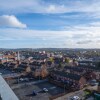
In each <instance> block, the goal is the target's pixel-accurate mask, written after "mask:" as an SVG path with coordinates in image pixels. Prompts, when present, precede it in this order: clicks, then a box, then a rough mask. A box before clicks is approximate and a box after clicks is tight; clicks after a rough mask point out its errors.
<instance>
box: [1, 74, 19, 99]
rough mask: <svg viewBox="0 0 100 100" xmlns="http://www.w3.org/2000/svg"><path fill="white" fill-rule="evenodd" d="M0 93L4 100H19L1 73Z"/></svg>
mask: <svg viewBox="0 0 100 100" xmlns="http://www.w3.org/2000/svg"><path fill="white" fill-rule="evenodd" d="M0 95H1V97H2V100H19V99H18V97H17V96H16V95H15V93H14V92H13V91H12V89H11V88H10V87H9V85H8V84H7V83H6V81H5V80H4V79H3V77H2V76H1V75H0Z"/></svg>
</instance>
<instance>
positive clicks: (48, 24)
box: [0, 0, 100, 48]
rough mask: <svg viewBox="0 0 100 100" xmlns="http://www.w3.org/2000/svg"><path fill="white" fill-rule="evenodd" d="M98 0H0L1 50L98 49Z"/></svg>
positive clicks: (99, 18)
mask: <svg viewBox="0 0 100 100" xmlns="http://www.w3.org/2000/svg"><path fill="white" fill-rule="evenodd" d="M99 5H100V0H0V48H50V47H52V48H56V47H57V48H100V6H99Z"/></svg>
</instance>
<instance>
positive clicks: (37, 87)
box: [14, 82, 64, 100]
mask: <svg viewBox="0 0 100 100" xmlns="http://www.w3.org/2000/svg"><path fill="white" fill-rule="evenodd" d="M43 88H46V89H47V90H48V92H44V91H43ZM33 91H36V92H37V93H38V94H37V95H36V96H33V95H32V93H33ZM14 92H15V94H16V95H17V96H18V97H19V99H20V100H49V97H50V96H54V95H57V94H60V93H63V92H64V89H63V88H60V87H57V86H56V85H54V84H51V83H49V82H42V83H39V84H34V85H27V86H26V85H24V86H22V87H20V88H16V89H14Z"/></svg>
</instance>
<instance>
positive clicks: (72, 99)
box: [71, 96, 80, 100]
mask: <svg viewBox="0 0 100 100" xmlns="http://www.w3.org/2000/svg"><path fill="white" fill-rule="evenodd" d="M71 100H80V98H79V97H78V96H74V97H72V98H71Z"/></svg>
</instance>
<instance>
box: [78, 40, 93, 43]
mask: <svg viewBox="0 0 100 100" xmlns="http://www.w3.org/2000/svg"><path fill="white" fill-rule="evenodd" d="M91 42H93V41H92V40H83V41H78V42H77V44H88V43H91Z"/></svg>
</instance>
